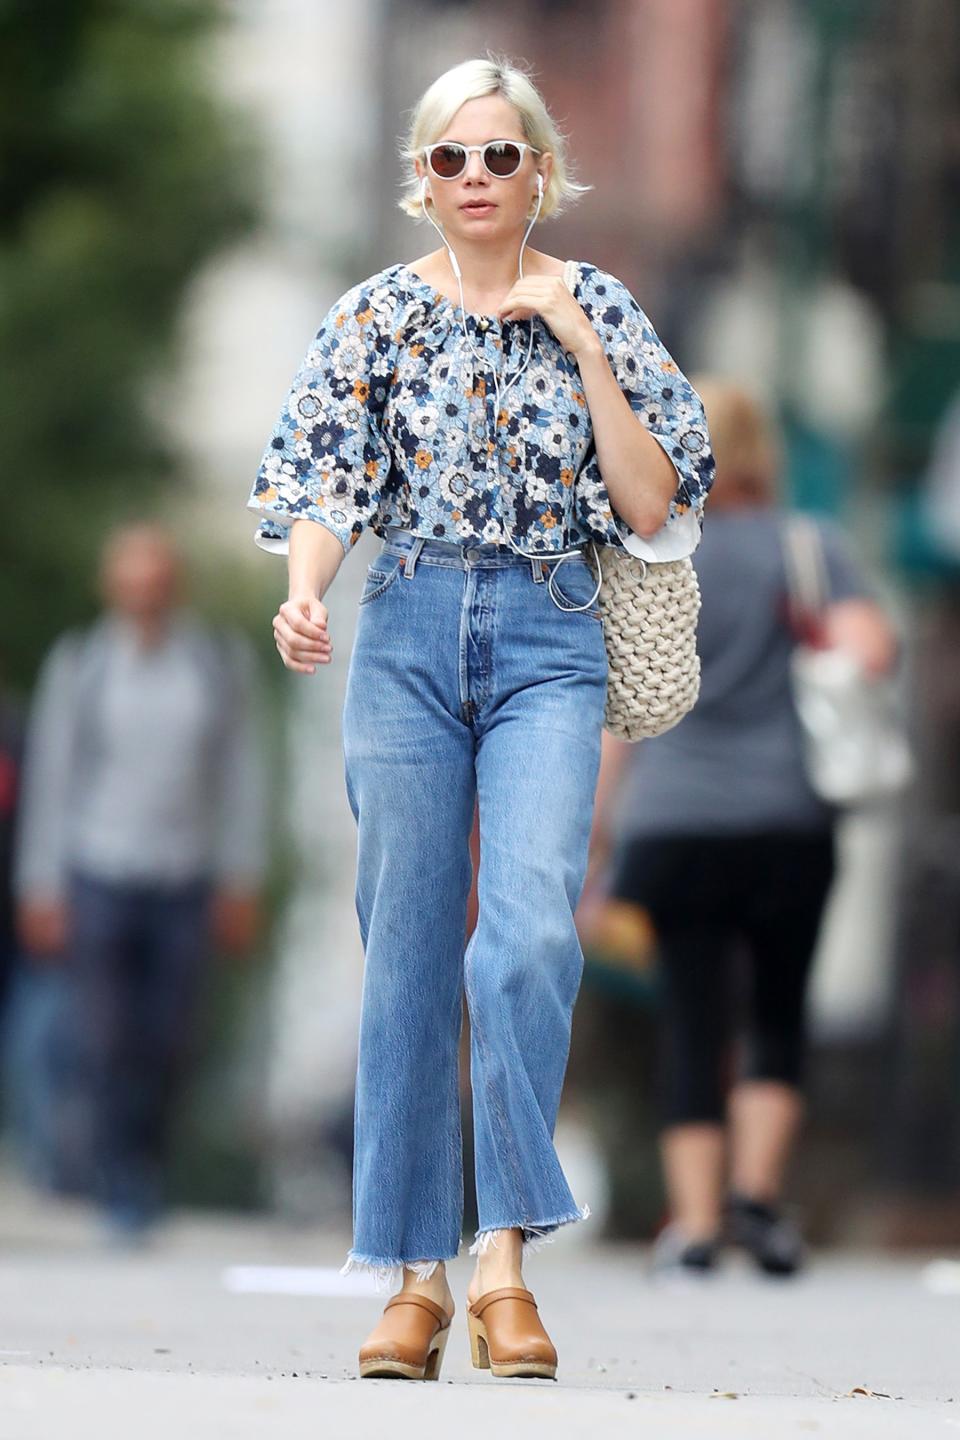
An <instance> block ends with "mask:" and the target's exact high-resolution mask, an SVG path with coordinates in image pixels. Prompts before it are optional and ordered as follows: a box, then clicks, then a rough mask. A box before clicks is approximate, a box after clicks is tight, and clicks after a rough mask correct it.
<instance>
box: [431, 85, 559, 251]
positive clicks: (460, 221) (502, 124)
mask: <svg viewBox="0 0 960 1440" xmlns="http://www.w3.org/2000/svg"><path fill="white" fill-rule="evenodd" d="M525 139H526V137H525V135H524V133H523V129H522V127H521V125H520V117H519V115H518V114H517V112H516V110H515V109H514V108H513V106H512V105H511V104H510V103H509V101H507V100H505V99H504V98H503V96H502V95H485V96H483V98H482V99H480V100H468V101H467V102H466V104H464V105H461V106H460V109H459V110H458V111H457V113H456V115H454V117H453V119H452V120H451V121H450V124H449V125H448V126H447V128H446V129H445V130H444V132H443V134H442V135H437V136H435V138H434V142H433V143H439V142H441V141H444V140H448V141H457V142H458V143H459V144H461V145H486V144H487V143H488V142H489V141H490V140H516V141H518V142H523V141H524V140H525ZM552 166H553V157H552V155H550V154H549V153H547V154H544V155H534V154H533V152H532V151H530V150H527V151H525V152H524V153H523V159H522V161H521V163H520V168H519V170H518V171H517V173H516V174H515V175H510V176H509V177H508V178H506V179H499V178H498V177H497V176H494V175H491V174H489V173H488V171H487V169H486V167H485V165H484V163H483V156H482V155H481V154H479V152H477V151H474V152H472V153H471V154H469V155H468V156H467V164H466V168H465V169H464V170H463V171H462V172H461V173H460V174H459V175H458V176H457V177H456V179H455V180H441V179H439V178H438V177H437V176H436V175H434V174H433V172H432V170H430V169H429V168H428V167H427V165H426V161H425V160H424V158H423V157H419V158H418V159H417V161H416V167H417V176H418V178H419V179H420V180H422V179H423V177H424V176H426V177H427V195H426V201H427V205H428V206H429V205H430V201H431V197H432V200H433V208H432V214H433V218H434V219H435V220H436V221H437V222H438V224H440V225H442V226H443V228H444V231H445V233H446V236H447V239H448V240H449V241H450V243H451V244H452V245H453V247H454V250H456V242H457V240H458V239H467V240H476V241H484V242H486V243H489V244H492V245H494V246H496V245H497V243H498V242H502V243H505V242H507V241H513V240H514V238H515V236H516V233H517V231H518V230H519V231H520V232H521V233H522V232H523V230H524V229H525V228H526V225H527V221H528V220H529V218H530V216H531V215H532V213H533V208H532V207H533V205H535V204H536V199H537V170H538V168H539V170H540V173H541V175H542V176H543V184H544V189H546V186H547V183H548V181H549V179H550V171H551V168H552Z"/></svg>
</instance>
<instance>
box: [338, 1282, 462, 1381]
mask: <svg viewBox="0 0 960 1440" xmlns="http://www.w3.org/2000/svg"><path fill="white" fill-rule="evenodd" d="M452 1319H453V1313H452V1312H451V1313H450V1314H449V1315H448V1314H447V1313H446V1311H445V1310H444V1309H443V1307H442V1306H440V1305H438V1304H437V1303H436V1302H435V1301H433V1300H428V1299H427V1297H426V1295H415V1294H414V1293H413V1292H412V1291H410V1290H400V1291H398V1292H397V1294H396V1295H392V1296H391V1297H390V1299H389V1300H388V1301H387V1303H386V1305H385V1306H384V1310H383V1314H382V1316H381V1317H380V1320H379V1321H378V1323H377V1325H376V1326H375V1328H374V1329H373V1330H371V1332H370V1334H369V1335H368V1336H367V1338H366V1340H365V1341H364V1342H363V1344H362V1345H361V1346H360V1376H361V1379H375V1378H377V1377H380V1378H383V1379H387V1378H391V1377H393V1378H396V1379H402V1380H436V1379H438V1378H439V1376H440V1366H441V1365H442V1364H443V1354H444V1351H445V1350H446V1348H447V1340H448V1338H449V1336H450V1321H451V1320H452Z"/></svg>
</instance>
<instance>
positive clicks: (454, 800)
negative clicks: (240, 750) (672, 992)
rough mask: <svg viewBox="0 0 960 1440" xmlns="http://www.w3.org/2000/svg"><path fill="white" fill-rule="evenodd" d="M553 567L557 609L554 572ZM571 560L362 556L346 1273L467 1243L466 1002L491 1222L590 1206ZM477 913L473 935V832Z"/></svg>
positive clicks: (585, 794) (582, 672)
mask: <svg viewBox="0 0 960 1440" xmlns="http://www.w3.org/2000/svg"><path fill="white" fill-rule="evenodd" d="M551 571H553V572H554V573H553V588H555V590H556V591H558V592H559V598H558V599H555V598H554V597H553V595H552V594H551V593H550V590H551V586H550V585H549V584H548V581H549V578H550V574H551ZM593 590H594V577H593V572H592V570H591V568H590V566H589V565H588V564H587V562H586V560H585V559H584V558H583V557H582V556H576V557H573V558H570V559H567V560H563V561H554V560H545V561H541V560H539V559H530V558H524V557H522V556H520V555H518V554H517V553H516V552H515V551H513V550H512V549H510V548H509V547H507V546H502V545H495V544H480V545H476V546H472V547H467V548H464V547H462V546H460V545H457V544H454V543H453V542H450V541H442V540H432V539H424V538H422V537H415V536H413V535H412V534H411V532H409V531H407V530H402V529H398V528H396V527H393V528H391V529H390V530H388V532H387V535H386V538H385V540H384V545H383V548H382V550H381V552H380V554H379V555H378V556H377V558H376V559H375V560H374V561H373V563H372V564H371V565H370V567H369V570H368V573H367V576H366V580H365V583H364V588H363V593H362V596H361V599H360V608H359V613H358V619H357V631H356V637H355V641H354V647H353V651H352V654H351V658H350V665H349V670H348V676H347V688H346V695H345V700H344V711H343V742H344V762H345V778H346V786H347V795H348V798H349V802H350V807H351V809H352V811H353V814H354V817H355V819H356V822H357V830H358V855H357V881H356V907H357V915H358V919H359V923H360V932H361V938H362V942H363V948H364V957H365V958H364V973H363V990H362V1004H361V1018H360V1035H359V1051H358V1062H357V1084H356V1099H355V1111H354V1127H355V1128H354V1168H353V1229H354V1233H353V1246H352V1248H351V1250H350V1252H349V1255H348V1258H347V1262H346V1264H345V1265H344V1267H343V1271H344V1273H347V1272H349V1271H350V1270H351V1269H353V1268H364V1269H371V1270H373V1271H374V1272H375V1273H376V1275H377V1283H378V1285H380V1286H384V1285H386V1284H389V1283H390V1282H391V1281H395V1280H396V1278H397V1277H398V1275H399V1273H400V1272H399V1268H398V1267H401V1266H404V1265H406V1266H408V1267H409V1268H410V1269H412V1270H414V1271H416V1273H417V1274H418V1276H419V1277H420V1278H421V1279H424V1278H426V1277H428V1276H429V1275H430V1274H432V1273H433V1270H434V1269H435V1268H436V1265H437V1264H438V1263H439V1262H440V1261H442V1260H447V1259H451V1258H453V1257H454V1256H456V1254H457V1253H458V1251H459V1249H460V1245H461V1237H462V1227H463V1199H464V1196H463V1152H462V1137H461V1129H460V1087H459V1077H458V1064H459V1049H460V1045H459V1042H460V1031H461V1023H462V1013H463V1012H462V1005H463V996H464V994H465V995H466V1001H467V1008H468V1012H469V1017H470V1077H471V1087H472V1094H473V1123H474V1153H475V1167H476V1191H477V1204H478V1218H479V1228H478V1230H477V1232H476V1238H475V1242H474V1244H473V1245H472V1246H471V1247H470V1249H471V1253H476V1252H477V1251H478V1250H483V1249H484V1248H486V1243H487V1241H492V1243H496V1240H495V1235H496V1232H497V1231H499V1230H503V1229H508V1228H513V1227H519V1228H521V1229H522V1231H523V1241H524V1246H525V1248H530V1247H532V1248H536V1247H537V1246H538V1245H539V1244H542V1243H544V1242H545V1240H546V1239H548V1238H550V1235H551V1232H552V1231H554V1230H556V1229H557V1227H558V1226H560V1225H563V1224H565V1223H567V1222H570V1221H575V1220H580V1219H584V1218H586V1216H587V1215H588V1214H589V1207H588V1206H586V1205H584V1206H582V1207H580V1206H577V1205H576V1204H575V1202H574V1198H573V1196H572V1194H571V1191H570V1188H569V1186H568V1184H567V1181H566V1178H565V1176H564V1173H563V1170H562V1168H561V1165H560V1162H559V1159H558V1156H557V1153H556V1150H555V1148H554V1144H553V1134H554V1128H555V1123H556V1117H557V1111H558V1107H559V1102H560V1094H561V1089H562V1086H563V1079H564V1073H565V1070H566V1065H567V1060H568V1056H569V1048H570V1034H571V1021H572V1014H573V1006H574V1001H575V999H576V996H577V992H578V989H579V986H580V980H581V976H582V971H583V953H582V951H581V948H580V943H579V939H578V936H577V932H576V929H575V926H574V918H573V917H574V910H575V908H576V905H577V902H578V900H579V897H580V893H581V890H582V888H583V883H584V878H585V874H586V866H587V850H588V841H589V835H590V829H591V820H592V812H593V802H594V793H595V788H596V782H597V776H598V770H599V763H600V735H601V728H602V724H603V711H604V703H605V698H606V687H607V660H606V650H605V647H604V640H603V622H602V619H601V615H600V611H599V609H598V608H597V604H596V602H595V601H593V603H591V604H590V605H589V606H588V608H586V609H574V608H566V607H568V606H570V607H572V606H581V605H583V604H584V603H585V602H588V601H590V600H591V596H592V594H593ZM475 801H476V802H478V804H479V815H480V868H479V874H478V877H477V885H478V903H479V915H478V920H477V924H476V926H475V928H474V930H473V933H472V935H471V937H470V941H469V944H466V911H467V902H468V896H469V891H470V885H471V878H472V867H471V858H470V850H469V837H470V831H471V827H472V823H473V815H474V805H475Z"/></svg>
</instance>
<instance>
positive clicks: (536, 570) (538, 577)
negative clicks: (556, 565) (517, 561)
mask: <svg viewBox="0 0 960 1440" xmlns="http://www.w3.org/2000/svg"><path fill="white" fill-rule="evenodd" d="M530 574H531V575H532V576H533V583H534V585H542V584H543V579H544V576H545V574H546V566H545V565H544V563H543V561H542V560H537V559H536V558H535V557H534V556H531V557H530Z"/></svg>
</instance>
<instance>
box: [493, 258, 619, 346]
mask: <svg viewBox="0 0 960 1440" xmlns="http://www.w3.org/2000/svg"><path fill="white" fill-rule="evenodd" d="M497 314H498V315H499V317H500V319H501V320H529V319H530V317H531V315H540V316H541V317H542V318H543V319H544V320H545V321H546V323H547V324H548V325H549V327H550V329H551V330H552V331H553V333H554V335H555V336H556V337H557V339H558V340H559V342H560V344H561V345H562V346H563V348H564V350H569V351H571V352H572V353H573V354H574V355H576V356H579V355H580V354H581V353H582V352H583V351H584V350H586V349H588V348H590V347H592V346H595V345H598V344H599V343H600V341H599V336H598V335H597V332H596V331H595V330H594V328H593V326H592V325H591V324H590V321H589V320H588V319H587V317H586V315H585V314H584V313H583V311H582V309H581V308H580V306H579V304H578V303H577V300H576V297H575V296H574V295H573V294H572V293H571V291H570V290H569V288H568V287H567V286H566V285H565V284H564V282H563V278H562V276H560V275H529V276H527V277H526V278H525V279H523V280H517V281H516V283H515V284H514V286H513V288H512V289H511V290H510V292H509V293H508V294H507V295H506V296H505V297H504V299H503V301H502V303H501V304H500V306H499V308H498V309H497Z"/></svg>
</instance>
